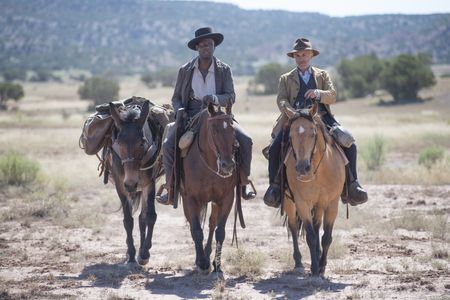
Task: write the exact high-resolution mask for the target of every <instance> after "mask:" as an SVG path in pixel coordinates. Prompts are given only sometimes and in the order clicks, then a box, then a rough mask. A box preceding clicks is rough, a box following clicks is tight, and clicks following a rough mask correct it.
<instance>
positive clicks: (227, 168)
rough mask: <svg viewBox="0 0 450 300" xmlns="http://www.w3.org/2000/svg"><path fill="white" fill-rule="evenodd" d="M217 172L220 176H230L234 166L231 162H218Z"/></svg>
mask: <svg viewBox="0 0 450 300" xmlns="http://www.w3.org/2000/svg"><path fill="white" fill-rule="evenodd" d="M218 164H219V170H220V173H221V174H227V175H228V174H231V173H233V170H234V167H235V166H236V164H235V163H234V161H233V160H219V161H218Z"/></svg>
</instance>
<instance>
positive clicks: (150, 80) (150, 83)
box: [141, 73, 156, 89]
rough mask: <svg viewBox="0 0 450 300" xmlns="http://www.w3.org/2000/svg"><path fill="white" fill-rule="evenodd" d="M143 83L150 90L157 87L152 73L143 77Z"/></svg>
mask: <svg viewBox="0 0 450 300" xmlns="http://www.w3.org/2000/svg"><path fill="white" fill-rule="evenodd" d="M141 81H142V82H143V83H144V84H145V85H146V86H147V87H148V88H149V89H153V88H155V87H156V82H155V79H154V77H153V75H152V74H151V73H145V74H143V75H142V76H141Z"/></svg>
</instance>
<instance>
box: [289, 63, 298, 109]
mask: <svg viewBox="0 0 450 300" xmlns="http://www.w3.org/2000/svg"><path fill="white" fill-rule="evenodd" d="M287 78H288V81H291V82H294V84H290V83H288V84H287V86H288V87H289V88H288V89H289V90H288V93H289V95H288V99H289V102H290V103H291V105H294V102H295V99H296V98H297V94H298V91H299V90H300V79H299V78H298V73H297V68H295V69H293V70H292V71H291V72H290V73H289V75H288V76H287Z"/></svg>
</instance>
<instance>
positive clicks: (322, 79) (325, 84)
mask: <svg viewBox="0 0 450 300" xmlns="http://www.w3.org/2000/svg"><path fill="white" fill-rule="evenodd" d="M311 69H312V76H313V77H314V80H315V82H316V88H317V89H318V90H319V91H320V102H321V103H323V104H324V105H325V108H326V109H327V111H328V113H329V114H330V115H331V116H333V114H332V113H331V110H330V104H333V103H335V102H336V91H335V90H334V86H333V82H331V78H330V75H329V74H328V72H327V71H325V70H322V69H319V68H316V67H311ZM299 90H300V79H299V78H298V73H297V68H294V69H293V70H291V71H290V72H288V73H286V74H283V75H281V77H280V82H279V84H278V96H277V105H278V109H279V110H280V111H281V115H280V116H279V117H278V119H277V123H276V125H275V127H274V129H273V131H272V135H274V134H276V133H277V132H278V130H279V129H281V127H282V126H283V125H284V124H285V123H286V121H287V116H286V115H285V113H284V109H283V108H282V106H281V102H283V101H285V102H286V105H290V106H291V107H292V106H293V105H294V103H295V100H296V98H297V95H298V91H299Z"/></svg>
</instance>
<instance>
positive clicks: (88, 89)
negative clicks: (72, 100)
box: [78, 77, 120, 105]
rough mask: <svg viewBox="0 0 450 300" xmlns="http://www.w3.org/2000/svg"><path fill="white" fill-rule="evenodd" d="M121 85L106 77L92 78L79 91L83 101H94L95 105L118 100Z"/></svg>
mask: <svg viewBox="0 0 450 300" xmlns="http://www.w3.org/2000/svg"><path fill="white" fill-rule="evenodd" d="M119 90H120V86H119V83H118V82H117V81H115V80H113V79H109V78H105V77H92V78H89V79H87V80H86V81H85V82H84V84H83V85H82V86H80V88H79V89H78V94H79V95H80V98H81V99H90V100H94V105H99V104H103V103H105V102H110V101H113V100H117V98H118V95H119Z"/></svg>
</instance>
